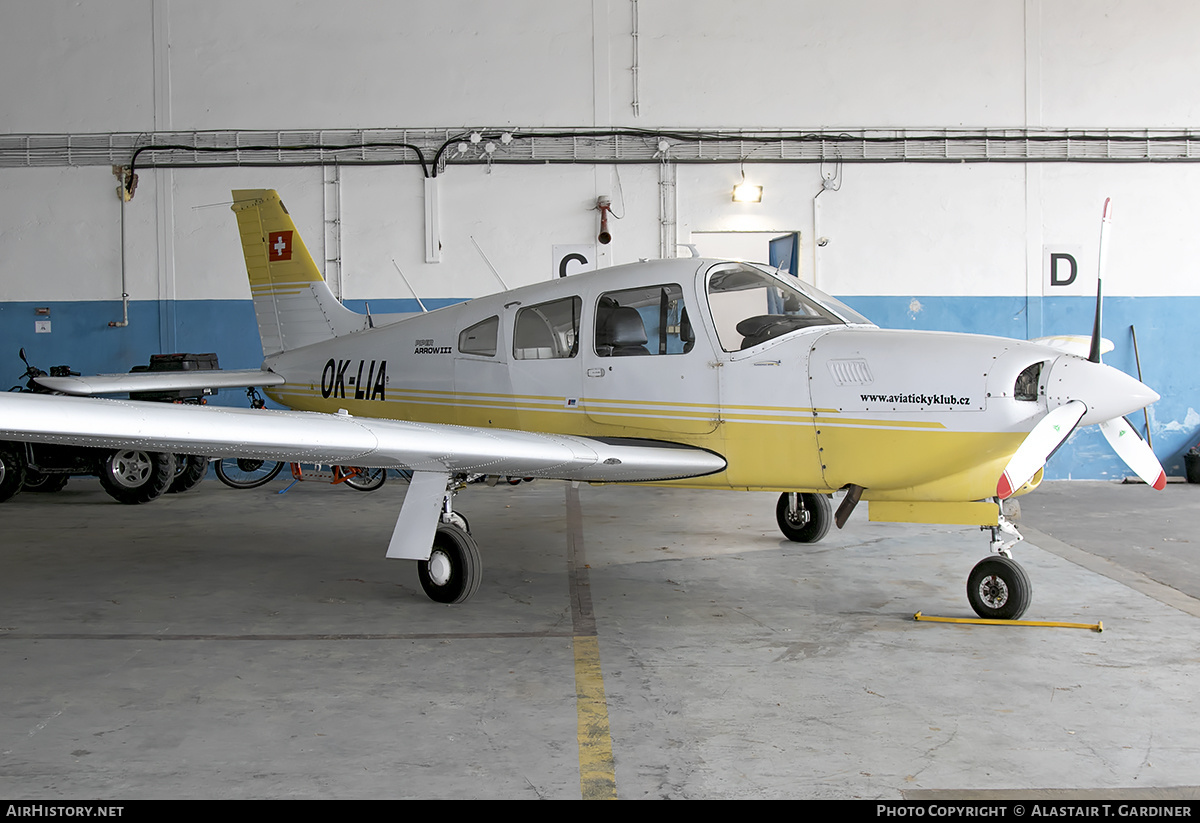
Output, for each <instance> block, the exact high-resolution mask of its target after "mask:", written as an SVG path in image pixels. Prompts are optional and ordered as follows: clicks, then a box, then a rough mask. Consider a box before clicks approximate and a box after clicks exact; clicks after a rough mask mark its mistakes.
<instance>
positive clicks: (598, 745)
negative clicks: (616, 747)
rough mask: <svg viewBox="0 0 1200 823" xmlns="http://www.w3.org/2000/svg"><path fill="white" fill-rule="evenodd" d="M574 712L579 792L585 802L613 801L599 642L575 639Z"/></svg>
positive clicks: (613, 773)
mask: <svg viewBox="0 0 1200 823" xmlns="http://www.w3.org/2000/svg"><path fill="white" fill-rule="evenodd" d="M575 711H576V715H577V721H578V736H579V790H580V792H581V793H582V794H583V799H584V800H616V799H617V775H616V771H615V769H614V767H613V753H612V736H611V735H610V734H609V731H608V700H607V698H606V697H605V695H604V677H603V675H602V674H601V673H600V641H599V640H598V639H597V638H595V637H576V638H575Z"/></svg>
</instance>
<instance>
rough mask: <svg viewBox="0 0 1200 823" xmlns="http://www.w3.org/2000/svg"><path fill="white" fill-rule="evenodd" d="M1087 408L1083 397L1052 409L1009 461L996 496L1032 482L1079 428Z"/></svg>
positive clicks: (1005, 494)
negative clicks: (1077, 427) (1039, 470)
mask: <svg viewBox="0 0 1200 823" xmlns="http://www.w3.org/2000/svg"><path fill="white" fill-rule="evenodd" d="M1086 411H1087V404H1086V403H1084V402H1083V401H1082V400H1071V401H1068V402H1067V403H1065V404H1063V405H1061V406H1058V407H1056V408H1054V409H1052V410H1051V411H1050V412H1049V413H1048V414H1047V415H1046V416H1045V417H1043V418H1042V419H1041V420H1039V421H1038V424H1037V425H1036V426H1034V427H1033V431H1031V432H1030V433H1029V434H1028V435H1026V437H1025V439H1024V440H1023V441H1022V442H1021V445H1020V447H1019V448H1018V449H1017V452H1016V454H1014V455H1013V456H1012V459H1011V460H1009V461H1008V465H1007V466H1006V467H1005V468H1004V474H1002V475H1000V480H999V482H998V483H997V484H996V496H997V497H999V498H1000V499H1001V500H1004V499H1006V498H1009V497H1012V495H1013V492H1015V491H1016V490H1017V489H1019V488H1021V487H1022V486H1024V485H1025V484H1026V483H1028V482H1029V479H1030V478H1031V477H1033V476H1034V475H1035V474H1037V470H1038V469H1040V468H1041V467H1042V466H1044V465H1046V461H1047V460H1049V459H1050V455H1052V454H1054V452H1055V451H1056V450H1057V449H1058V447H1059V446H1061V445H1062V444H1063V441H1064V440H1066V439H1067V437H1069V436H1070V434H1071V432H1073V431H1075V427H1076V426H1077V425H1078V424H1079V421H1080V419H1081V418H1082V417H1083V415H1084V413H1085V412H1086Z"/></svg>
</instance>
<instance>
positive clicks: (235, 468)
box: [213, 457, 283, 489]
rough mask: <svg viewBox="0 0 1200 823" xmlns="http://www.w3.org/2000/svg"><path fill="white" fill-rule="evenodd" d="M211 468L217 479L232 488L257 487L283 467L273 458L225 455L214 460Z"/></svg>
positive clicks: (273, 477) (271, 478)
mask: <svg viewBox="0 0 1200 823" xmlns="http://www.w3.org/2000/svg"><path fill="white" fill-rule="evenodd" d="M213 468H215V469H216V471H217V479H218V480H220V481H221V482H222V483H224V484H225V485H226V486H230V487H231V488H234V489H257V488H258V487H259V486H262V485H264V484H266V483H270V482H271V481H272V480H274V479H275V475H277V474H279V472H280V471H282V469H283V463H282V462H277V461H273V460H255V459H253V458H248V457H237V458H234V457H226V458H224V459H222V460H214V461H213Z"/></svg>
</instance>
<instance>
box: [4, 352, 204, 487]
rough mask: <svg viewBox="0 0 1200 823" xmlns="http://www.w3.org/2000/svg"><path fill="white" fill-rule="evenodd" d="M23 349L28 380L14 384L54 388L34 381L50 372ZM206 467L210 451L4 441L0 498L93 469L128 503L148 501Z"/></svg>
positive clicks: (55, 370) (57, 373)
mask: <svg viewBox="0 0 1200 823" xmlns="http://www.w3.org/2000/svg"><path fill="white" fill-rule="evenodd" d="M19 354H20V357H21V361H22V362H23V363H25V373H24V374H22V375H21V378H20V379H21V380H24V381H25V384H24V386H21V385H16V386H13V388H12V389H11V390H12V391H22V392H36V393H39V394H53V392H51V391H49V390H48V389H45V388H43V387H42V386H40V385H39V384H38V383H37V382H36V381H37V378H38V377H44V376H46V372H44V371H42V370H41V369H39V368H37V367H36V366H32V365H30V363H29V360H28V359H27V358H26V357H25V349H21V350H20V352H19ZM152 364H153V358H152ZM143 368H144V367H143ZM78 374H79V372H75V371H71V369H70V367H68V366H52V367H51V368H50V376H52V377H67V376H72V375H78ZM152 399H166V398H152ZM171 399H174V400H177V401H178V400H180V399H179V398H171ZM182 402H188V399H187V398H184V399H182ZM207 471H208V458H206V457H197V456H191V455H174V454H166V453H163V452H148V451H141V450H139V449H105V448H96V447H90V446H64V445H55V444H48V443H17V442H8V441H0V502H3V501H5V500H8V499H9V498H10V497H12V496H13V495H14V494H17V493H18V492H20V491H29V492H56V491H60V490H61V489H62V488H63V487H64V486H66V485H67V481H68V479H70V478H71V477H72V476H81V475H95V476H96V477H98V478H99V479H100V485H101V486H102V487H103V488H104V490H105V491H106V492H108V494H109V495H110V496H111V497H112V498H113V499H115V500H117V501H119V502H121V503H128V504H138V503H149V502H150V501H151V500H154V499H156V498H158V497H159V496H161V495H162V494H163V493H164V492H182V491H187V490H188V489H190V488H192V487H193V486H195V485H196V484H197V483H199V482H200V481H201V480H203V479H204V475H205V474H206V473H207Z"/></svg>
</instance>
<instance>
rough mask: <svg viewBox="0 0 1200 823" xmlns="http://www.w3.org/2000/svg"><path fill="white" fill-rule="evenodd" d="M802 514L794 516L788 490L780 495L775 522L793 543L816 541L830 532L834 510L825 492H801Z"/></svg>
mask: <svg viewBox="0 0 1200 823" xmlns="http://www.w3.org/2000/svg"><path fill="white" fill-rule="evenodd" d="M800 503H801V506H800V511H799V512H798V514H799V515H800V516H799V517H798V518H797V517H794V516H793V515H792V513H791V511H790V506H788V492H784V493H783V494H781V495H779V502H778V503H776V504H775V522H776V523H778V524H779V530H780V531H781V532H783V536H784V537H786V538H787V539H788V540H791V541H792V542H793V543H816V542H817V541H819V540H820V539H821V538H823V537H824V536H825V535H827V534H829V525H830V524H831V523H832V522H833V511H832V508H831V507H830V505H829V498H828V497H826V496H825V495H823V494H811V493H809V492H802V493H801V494H800Z"/></svg>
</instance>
